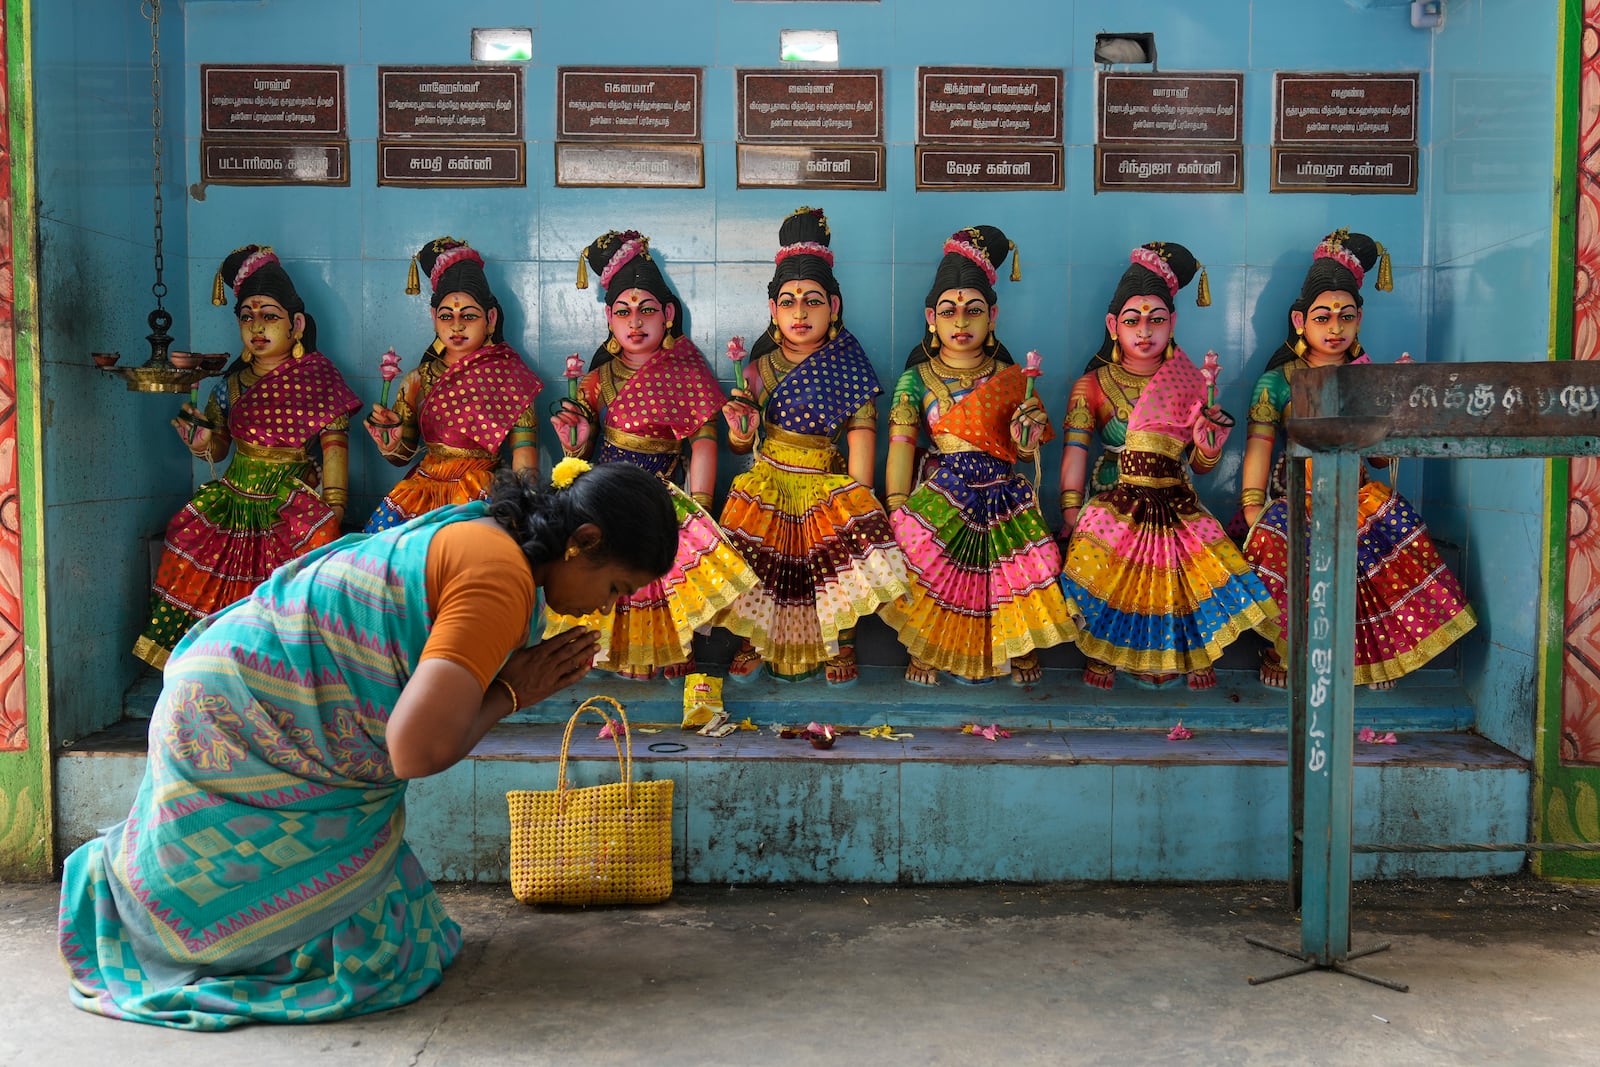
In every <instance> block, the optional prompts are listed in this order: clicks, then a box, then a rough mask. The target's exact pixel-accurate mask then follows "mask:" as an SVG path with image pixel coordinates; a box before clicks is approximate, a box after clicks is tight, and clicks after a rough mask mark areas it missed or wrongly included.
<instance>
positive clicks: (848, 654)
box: [822, 645, 860, 685]
mask: <svg viewBox="0 0 1600 1067" xmlns="http://www.w3.org/2000/svg"><path fill="white" fill-rule="evenodd" d="M859 675H860V672H859V671H858V670H857V669H856V650H855V646H854V645H842V646H840V648H839V654H838V655H837V656H834V657H833V658H832V659H830V660H828V662H826V663H824V664H823V665H822V676H823V677H824V678H825V679H827V682H828V684H829V685H844V684H845V683H846V682H853V681H855V680H856V678H857V677H858V676H859Z"/></svg>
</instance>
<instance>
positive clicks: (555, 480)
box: [550, 456, 594, 489]
mask: <svg viewBox="0 0 1600 1067" xmlns="http://www.w3.org/2000/svg"><path fill="white" fill-rule="evenodd" d="M593 469H594V468H593V467H591V466H590V465H589V464H588V463H587V462H586V461H584V460H581V459H579V458H578V457H577V456H568V457H567V458H566V459H564V460H562V461H561V462H560V463H557V464H556V465H555V467H554V469H552V470H551V471H550V484H551V485H553V486H555V487H556V488H557V489H565V488H566V487H567V486H569V485H571V484H572V483H573V482H574V481H576V480H577V478H578V475H580V474H582V473H584V472H585V471H589V470H593Z"/></svg>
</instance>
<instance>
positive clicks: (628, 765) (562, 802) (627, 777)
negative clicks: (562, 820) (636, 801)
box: [556, 695, 633, 813]
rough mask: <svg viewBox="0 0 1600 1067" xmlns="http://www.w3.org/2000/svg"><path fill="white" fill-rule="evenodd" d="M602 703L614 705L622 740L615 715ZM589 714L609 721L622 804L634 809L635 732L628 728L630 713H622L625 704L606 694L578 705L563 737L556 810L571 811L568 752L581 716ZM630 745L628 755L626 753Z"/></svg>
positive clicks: (557, 768) (557, 765)
mask: <svg viewBox="0 0 1600 1067" xmlns="http://www.w3.org/2000/svg"><path fill="white" fill-rule="evenodd" d="M601 701H604V702H605V703H606V704H610V705H611V707H612V708H613V709H614V710H615V711H616V713H617V716H618V717H619V718H620V719H621V720H622V737H621V738H619V737H617V727H616V724H615V723H613V722H612V721H611V716H610V715H608V714H606V709H605V708H604V707H603V706H602V705H601V703H600V702H601ZM585 711H592V712H594V713H595V714H596V715H598V716H600V717H601V718H602V719H604V720H605V722H606V725H607V726H610V727H611V742H612V744H614V745H616V746H617V770H618V771H620V772H621V774H622V784H623V796H622V803H623V805H624V806H625V807H630V808H631V807H632V806H633V731H632V730H630V729H628V713H627V712H626V711H623V710H622V705H621V704H620V703H618V702H617V700H616V698H615V697H608V696H604V695H600V696H592V697H590V698H589V699H588V700H585V701H584V702H583V703H582V704H579V705H578V710H577V711H574V712H573V713H572V718H570V719H568V720H567V731H566V733H564V734H562V735H561V761H560V762H559V763H558V764H556V810H557V811H560V812H562V813H565V812H566V810H567V793H568V791H569V790H568V786H567V749H568V748H570V747H571V746H572V728H573V727H574V726H577V725H578V717H579V716H580V715H582V714H583V713H584V712H585ZM624 744H626V746H627V748H626V754H624V748H623V746H624Z"/></svg>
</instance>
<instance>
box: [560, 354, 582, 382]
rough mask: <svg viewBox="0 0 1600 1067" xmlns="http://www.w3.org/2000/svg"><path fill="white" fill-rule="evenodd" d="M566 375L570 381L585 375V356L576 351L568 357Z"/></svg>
mask: <svg viewBox="0 0 1600 1067" xmlns="http://www.w3.org/2000/svg"><path fill="white" fill-rule="evenodd" d="M564 373H565V375H566V378H567V380H568V381H572V380H573V379H575V378H582V377H583V357H582V356H580V355H578V353H576V352H574V353H572V355H570V356H568V357H567V368H566V370H565V372H564Z"/></svg>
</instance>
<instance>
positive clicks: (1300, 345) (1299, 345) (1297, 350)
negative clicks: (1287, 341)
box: [1294, 326, 1306, 356]
mask: <svg viewBox="0 0 1600 1067" xmlns="http://www.w3.org/2000/svg"><path fill="white" fill-rule="evenodd" d="M1294 354H1295V355H1297V356H1303V355H1305V354H1306V328H1305V327H1304V326H1296V327H1295V328H1294Z"/></svg>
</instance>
